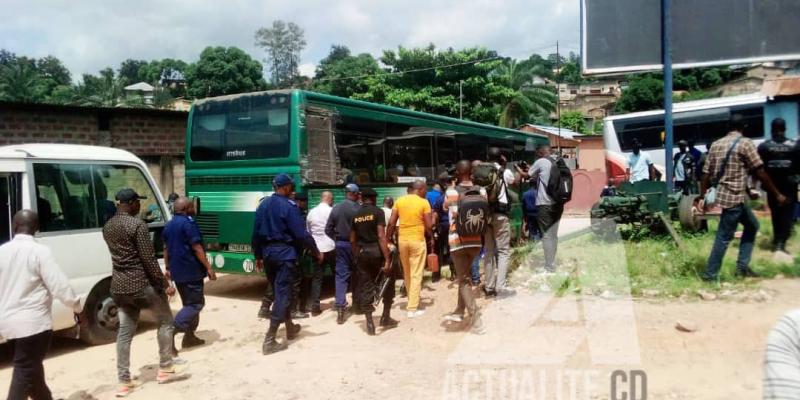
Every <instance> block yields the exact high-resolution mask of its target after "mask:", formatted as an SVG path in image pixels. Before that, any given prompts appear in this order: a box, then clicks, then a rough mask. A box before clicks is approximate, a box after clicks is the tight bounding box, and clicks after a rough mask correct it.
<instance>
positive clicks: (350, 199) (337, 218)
mask: <svg viewBox="0 0 800 400" xmlns="http://www.w3.org/2000/svg"><path fill="white" fill-rule="evenodd" d="M344 192H345V200H344V201H343V202H341V203H339V204H337V205H336V206H334V207H333V209H332V210H331V214H330V216H328V223H327V224H326V225H325V234H326V235H328V237H329V238H331V239H333V241H334V242H336V269H335V276H336V312H337V316H336V323H338V324H340V325H341V324H343V323H344V321H345V319H346V313H347V288H348V286H349V284H350V272H351V271H352V269H353V249H352V247H351V245H350V228H351V225H352V224H353V217H355V215H356V213H358V211H359V210H360V209H361V205H360V204H358V200H359V189H358V185H356V184H355V183H349V184H347V185H346V186H345V187H344Z"/></svg>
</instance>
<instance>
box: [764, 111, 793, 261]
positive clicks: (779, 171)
mask: <svg viewBox="0 0 800 400" xmlns="http://www.w3.org/2000/svg"><path fill="white" fill-rule="evenodd" d="M771 131H772V139H770V140H766V141H764V142H763V143H761V144H760V145H759V146H758V155H759V156H761V160H762V161H764V166H765V169H766V171H767V175H769V177H770V179H772V182H773V183H774V184H775V187H776V188H777V189H778V191H779V192H781V193H782V194H783V195H784V196H786V197H787V198H788V200H789V201H787V202H786V203H784V204H779V203H778V202H777V201H776V199H775V196H773V195H771V194H767V203H768V204H769V209H770V212H771V213H772V232H773V233H772V235H773V236H772V246H773V251H782V252H786V241H787V240H789V236H790V235H791V233H792V224H793V223H794V218H793V216H794V207H795V203H797V180H796V178H797V176H796V175H795V174H796V172H795V169H796V168H797V167H796V166H793V165H792V162H793V160H794V158H795V142H794V140H791V139H788V138H787V137H786V121H784V120H783V118H775V119H773V120H772V123H771Z"/></svg>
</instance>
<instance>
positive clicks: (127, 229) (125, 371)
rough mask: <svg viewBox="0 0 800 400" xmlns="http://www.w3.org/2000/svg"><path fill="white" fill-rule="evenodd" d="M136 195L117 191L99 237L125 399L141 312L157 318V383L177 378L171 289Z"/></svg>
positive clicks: (131, 385) (119, 393)
mask: <svg viewBox="0 0 800 400" xmlns="http://www.w3.org/2000/svg"><path fill="white" fill-rule="evenodd" d="M145 198H146V197H144V196H140V195H139V194H138V193H136V191H134V190H133V189H130V188H125V189H122V190H120V191H119V192H117V194H116V200H117V213H116V214H115V215H114V216H113V217H111V219H109V220H108V222H106V224H105V226H103V239H105V241H106V245H107V246H108V250H109V252H110V253H111V262H112V265H113V271H112V274H111V296H112V298H113V299H114V303H116V305H117V307H118V309H119V332H117V379H118V380H119V383H120V386H119V388H118V389H117V396H118V397H124V396H127V395H128V394H130V392H131V391H133V389H134V388H135V382H134V381H133V377H132V376H131V371H130V359H131V342H132V341H133V335H134V334H135V333H136V327H137V325H138V323H139V315H140V313H141V311H142V310H145V309H148V310H150V311H152V312H153V314H155V317H156V319H157V320H158V333H157V336H158V354H159V368H158V375H157V377H156V380H157V381H158V383H166V382H170V381H172V380H174V379H175V378H176V377H177V376H178V375H177V371H176V369H175V366H174V365H173V359H172V358H173V356H174V354H173V348H174V345H173V340H174V337H173V336H174V335H173V329H174V327H173V322H174V321H173V318H172V310H170V308H169V303H168V301H167V296H172V295H173V294H175V288H173V287H172V286H170V284H169V280H168V279H167V277H166V276H165V275H164V274H163V273H162V272H161V267H159V265H158V261H156V256H155V249H153V241H152V240H151V239H150V232H149V231H148V229H147V224H145V222H144V221H143V220H142V219H140V218H139V217H138V215H139V211H140V210H141V203H140V202H139V200H140V199H145Z"/></svg>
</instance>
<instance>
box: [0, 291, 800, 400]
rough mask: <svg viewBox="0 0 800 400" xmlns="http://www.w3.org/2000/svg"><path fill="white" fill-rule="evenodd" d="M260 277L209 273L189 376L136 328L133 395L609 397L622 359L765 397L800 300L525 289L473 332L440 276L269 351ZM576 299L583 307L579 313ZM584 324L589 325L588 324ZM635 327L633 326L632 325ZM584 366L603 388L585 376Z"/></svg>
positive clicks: (70, 379)
mask: <svg viewBox="0 0 800 400" xmlns="http://www.w3.org/2000/svg"><path fill="white" fill-rule="evenodd" d="M263 284H264V282H263V281H261V280H259V279H252V278H245V277H238V276H226V277H223V278H221V279H220V280H219V281H218V282H215V283H212V284H210V285H209V287H208V294H209V298H208V306H207V308H206V310H205V311H204V312H203V315H202V321H201V331H200V332H199V335H200V336H201V337H203V338H205V339H206V340H208V341H209V344H208V345H206V346H204V347H201V348H197V349H193V350H190V351H186V352H183V353H182V356H183V357H184V358H185V359H186V360H188V361H189V369H188V372H189V373H190V374H191V377H190V378H189V379H188V380H186V381H181V382H175V383H172V384H168V385H157V384H156V383H155V382H154V375H155V362H156V360H157V357H156V344H155V340H154V337H155V332H154V331H153V330H152V329H149V328H147V327H145V328H144V329H143V330H142V332H140V333H139V335H138V336H137V337H136V338H135V340H134V347H133V356H132V367H133V370H134V371H136V372H138V374H139V376H140V379H141V380H142V381H143V382H145V383H144V385H143V386H142V387H141V389H140V390H138V391H137V392H135V393H133V394H132V395H131V396H130V398H132V399H155V398H161V399H249V398H253V399H255V398H273V399H310V398H316V399H328V398H330V399H334V398H347V397H353V396H358V397H359V398H367V399H374V398H382V399H407V398H426V399H427V398H465V397H463V395H468V396H472V397H470V398H487V397H486V396H485V395H486V394H487V391H488V392H489V393H491V394H493V395H494V398H510V397H514V398H523V397H519V396H518V395H520V394H526V393H529V392H531V391H533V392H532V393H530V394H534V393H535V396H534V397H532V398H555V391H554V390H556V389H558V388H560V389H561V390H562V393H564V394H565V395H566V394H568V393H569V392H570V391H572V390H575V391H576V392H577V393H578V396H577V397H575V398H599V399H603V398H610V381H609V373H610V372H611V371H612V370H616V369H621V370H624V371H630V370H643V371H645V373H646V374H647V386H648V394H649V396H648V397H649V398H655V399H664V398H666V399H672V398H674V399H732V398H736V399H752V398H758V397H759V395H760V378H761V367H760V366H761V357H762V349H763V343H764V339H765V337H766V334H767V332H768V330H769V329H770V327H771V326H772V324H773V323H774V322H775V321H776V320H777V319H778V317H779V316H780V315H781V314H782V313H783V312H785V311H787V310H789V309H791V308H793V307H796V305H797V296H796V293H798V291H800V281H794V280H778V281H771V282H765V284H764V287H766V288H767V289H768V290H769V291H770V292H771V293H773V297H772V299H771V300H770V301H769V302H766V303H738V302H722V301H714V302H701V301H691V302H686V303H681V302H671V303H665V302H660V301H659V302H647V301H634V302H626V301H625V300H619V299H617V300H609V301H605V300H602V299H600V298H597V297H592V298H584V299H580V298H576V297H571V296H567V297H565V298H562V299H555V300H554V299H553V298H545V297H547V296H544V297H543V295H541V294H537V295H530V294H524V293H519V294H518V295H517V296H515V297H512V298H507V299H502V300H494V301H492V302H491V304H489V303H487V302H486V301H484V300H481V304H482V306H483V307H484V310H485V318H486V322H487V327H488V332H487V333H486V334H485V335H483V336H478V337H476V336H474V335H470V334H467V333H464V332H462V331H459V330H458V329H457V327H452V326H448V325H445V324H443V323H442V322H441V319H440V317H441V315H442V314H444V313H446V312H447V311H449V310H451V309H452V308H453V306H454V303H455V298H454V295H455V290H454V288H452V287H451V285H450V284H449V282H446V281H443V282H439V283H437V284H430V285H428V286H427V287H426V288H425V289H424V293H423V298H424V304H425V305H426V306H427V307H426V310H427V313H426V314H425V315H424V316H423V317H420V318H418V319H415V320H407V319H406V318H405V315H404V313H402V312H401V311H400V308H402V307H403V306H404V303H405V301H404V299H400V298H398V303H397V304H396V305H395V310H397V311H395V317H396V318H398V319H400V320H401V324H400V327H398V328H396V329H393V330H389V331H385V332H380V331H379V335H378V336H376V337H368V336H366V334H365V333H364V323H363V318H362V317H360V316H353V317H351V318H350V319H349V321H348V322H347V323H346V324H345V325H343V326H338V325H336V323H335V315H334V313H333V312H331V311H327V312H325V313H323V314H322V315H321V316H320V317H317V318H312V319H308V320H304V321H302V322H301V323H302V325H303V332H302V334H301V336H300V338H299V339H297V340H296V341H294V342H293V343H292V344H291V346H290V349H289V350H287V351H284V352H282V353H278V354H275V355H272V356H269V357H264V356H262V355H261V353H260V349H261V346H260V345H261V340H262V337H263V333H264V330H265V323H264V322H262V321H258V320H257V319H256V318H255V314H256V311H257V308H258V299H259V295H260V294H261V293H262V290H263V287H264V286H263ZM328 303H330V300H328ZM543 304H544V305H545V306H544V307H543V306H542V305H543ZM614 304H629V305H630V307H631V309H632V311H633V314H632V315H633V317H634V318H633V324H631V323H630V322H631V321H626V320H625V318H624V316H623V317H622V318H621V319H619V321H618V325H619V332H616V333H614V332H613V330H614V328H613V326H612V327H611V331H606V332H605V334H602V335H600V336H602V337H600V338H599V339H598V338H597V334H596V333H597V332H598V331H602V329H605V328H603V327H600V328H599V330H598V329H594V328H597V326H592V325H591V322H590V320H591V319H592V318H591V317H590V316H588V314H589V313H594V314H595V315H597V313H598V312H600V313H602V311H598V307H599V308H601V309H615V308H616V309H617V311H619V309H620V308H619V307H617V306H615V305H614ZM576 306H577V307H576ZM580 308H582V309H583V313H584V317H583V318H581V317H580V316H578V315H577V314H580V312H578V313H577V314H576V312H575V310H577V309H580ZM622 308H623V309H624V308H625V307H622ZM545 309H547V310H545ZM543 310H544V311H543ZM624 313H625V312H624V311H623V312H622V314H624ZM618 317H619V315H616V316H612V319H613V318H618ZM678 320H681V321H683V322H685V323H687V324H695V325H697V327H698V329H699V330H698V331H697V332H694V333H683V332H679V331H677V330H676V329H675V328H674V325H675V323H676V321H678ZM576 321H577V324H576V323H575V322H576ZM620 321H621V322H620ZM581 325H584V326H589V328H588V329H586V330H585V331H583V336H582V333H581V329H580V326H581ZM576 326H578V329H577V331H576V329H575V327H576ZM631 330H634V331H635V334H634V335H633V336H629V335H628V333H630V331H631ZM570 332H571V333H570ZM575 332H578V334H577V335H576V334H575ZM586 332H588V334H585V333H586ZM608 333H610V337H609V335H608ZM626 335H628V336H626ZM617 336H621V337H623V338H624V337H627V338H628V339H630V338H631V337H632V338H633V340H632V341H629V342H627V343H621V345H622V347H621V348H614V347H609V346H614V345H615V343H614V342H615V339H614V338H615V337H617ZM628 339H626V340H628ZM616 345H620V342H619V340H616ZM554 349H555V350H554ZM565 349H566V351H562V350H565ZM6 350H7V349H6ZM609 350H611V351H609ZM637 351H638V354H639V357H640V360H639V361H637V360H633V361H632V362H628V363H627V364H619V363H616V364H614V360H611V362H612V364H614V365H610V366H609V365H606V364H603V362H605V361H608V360H604V359H602V357H608V356H609V353H611V357H612V358H613V353H615V352H619V353H636V352H637ZM627 356H628V355H623V356H622V359H624V358H625V357H627ZM598 357H599V358H600V359H598ZM114 360H115V356H114V346H113V345H106V346H97V347H89V348H87V347H84V346H83V345H80V344H78V343H76V342H74V341H70V340H67V339H58V340H57V341H56V343H55V344H54V346H53V351H52V355H51V356H50V357H49V358H48V359H47V360H46V362H45V367H46V370H47V379H48V381H49V383H50V385H51V388H52V389H53V391H54V393H55V394H57V395H59V396H63V397H67V398H74V399H82V398H87V399H89V398H97V399H108V398H112V396H113V390H114V386H115V385H114V382H115V370H114V365H115V364H114V362H115V361H114ZM598 361H599V362H598ZM623 361H624V360H623ZM628 361H629V360H628ZM2 362H3V363H2V367H0V368H1V369H0V382H3V386H5V385H6V384H7V382H9V379H10V374H11V368H10V365H9V360H8V357H7V356H5V357H4V358H3V360H2ZM626 362H627V361H626ZM576 374H577V375H576ZM575 376H577V377H578V378H577V379H575V378H574V377H575ZM587 377H588V378H591V380H592V381H593V382H592V383H591V385H592V386H594V387H596V389H591V388H587V385H585V383H586V382H584V381H585V378H587ZM515 379H516V380H515ZM570 380H573V381H577V384H570V383H569V382H570ZM531 381H532V382H531ZM542 382H546V389H545V390H542V389H541V388H542V387H541V386H539V385H540V384H542ZM559 382H560V383H559ZM515 385H516V386H515ZM618 386H619V385H618ZM509 388H512V389H514V390H516V391H509V390H511V389H509ZM625 388H627V386H626V387H625ZM617 389H618V390H621V389H620V387H617ZM586 394H589V396H588V397H587V396H585V395H586ZM540 395H541V396H542V397H537V396H540ZM563 398H570V397H563Z"/></svg>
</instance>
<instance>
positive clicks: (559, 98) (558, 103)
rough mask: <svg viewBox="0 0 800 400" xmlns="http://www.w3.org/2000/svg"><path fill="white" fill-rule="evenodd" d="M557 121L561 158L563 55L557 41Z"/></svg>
mask: <svg viewBox="0 0 800 400" xmlns="http://www.w3.org/2000/svg"><path fill="white" fill-rule="evenodd" d="M556 71H557V72H556V120H557V123H556V125H558V141H557V143H556V145H557V147H558V155H559V156H561V83H560V82H561V53H559V51H558V40H556Z"/></svg>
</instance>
